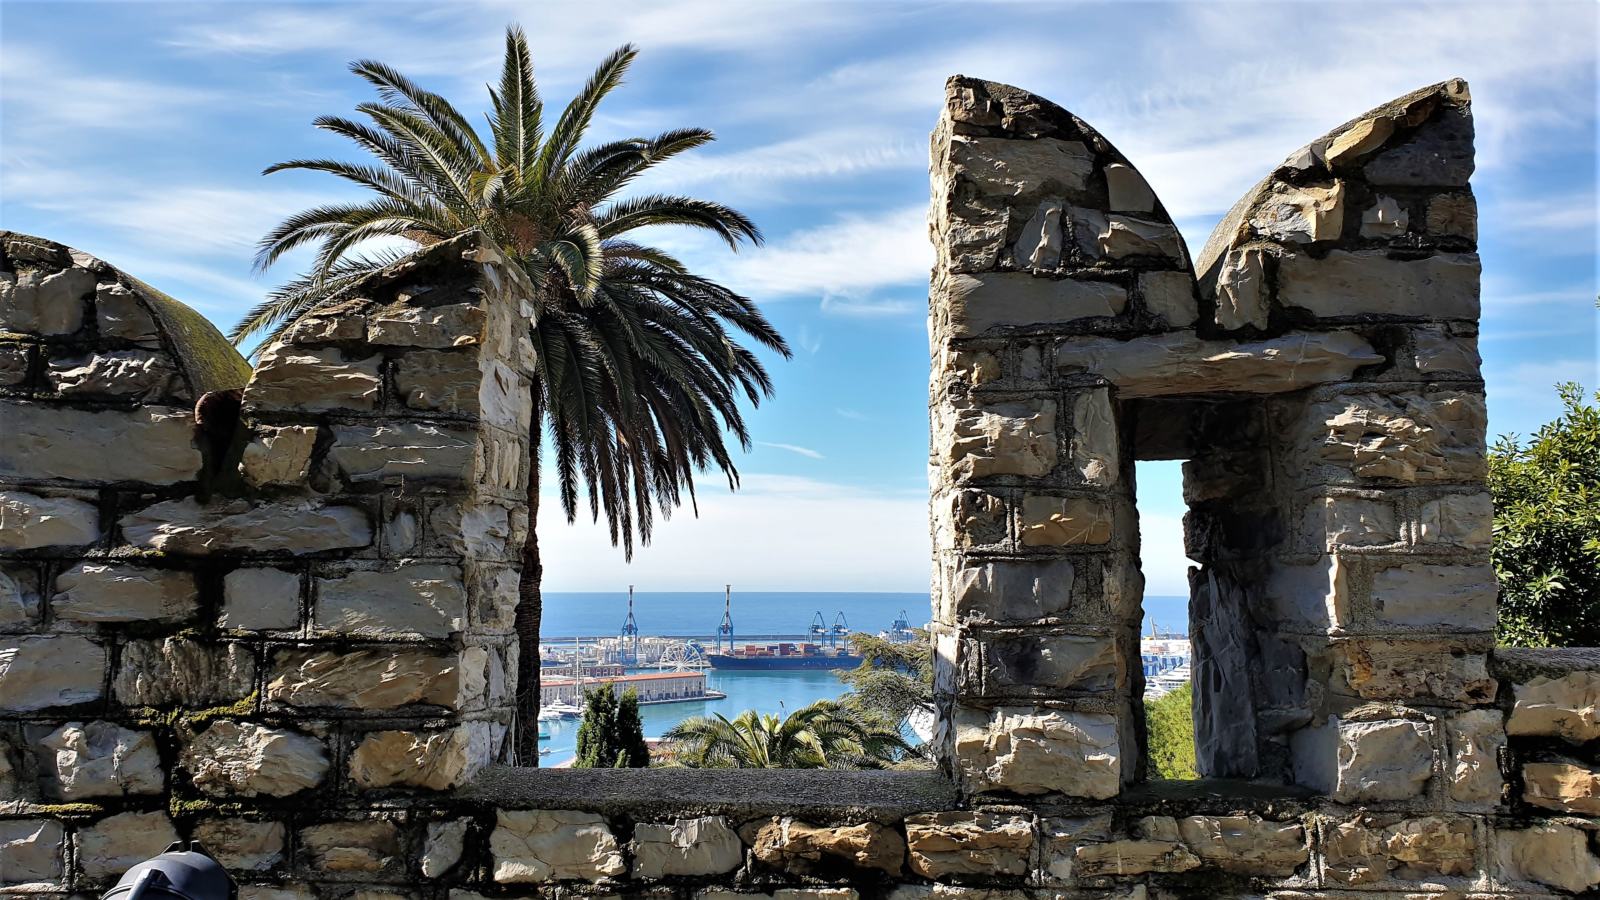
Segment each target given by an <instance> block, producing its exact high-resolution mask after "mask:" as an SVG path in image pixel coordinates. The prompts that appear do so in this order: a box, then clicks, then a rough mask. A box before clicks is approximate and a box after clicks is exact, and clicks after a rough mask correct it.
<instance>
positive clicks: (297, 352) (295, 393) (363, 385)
mask: <svg viewBox="0 0 1600 900" xmlns="http://www.w3.org/2000/svg"><path fill="white" fill-rule="evenodd" d="M382 363H383V357H381V356H368V357H364V358H361V359H353V360H347V359H346V358H345V356H344V353H342V352H341V351H340V350H338V349H337V348H333V347H330V348H328V349H325V350H306V349H304V348H301V347H296V346H293V345H291V344H274V345H273V346H271V347H269V348H267V350H266V352H265V353H262V354H261V360H260V361H259V362H258V363H256V367H255V373H254V374H253V375H251V376H250V384H249V386H247V387H246V388H245V393H244V399H245V404H246V407H247V408H254V409H298V410H307V411H311V412H317V411H324V410H335V409H350V410H357V411H370V410H372V409H376V408H377V404H378V392H379V388H381V387H382V385H383V378H382V376H381V375H380V374H379V372H378V369H379V367H380V366H381V365H382Z"/></svg>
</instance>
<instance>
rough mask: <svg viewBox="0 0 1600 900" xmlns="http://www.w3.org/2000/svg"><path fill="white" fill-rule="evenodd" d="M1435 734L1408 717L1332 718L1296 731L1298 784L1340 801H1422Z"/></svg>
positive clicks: (1296, 772)
mask: <svg viewBox="0 0 1600 900" xmlns="http://www.w3.org/2000/svg"><path fill="white" fill-rule="evenodd" d="M1432 730H1433V729H1432V727H1431V726H1429V725H1428V724H1426V723H1423V722H1415V721H1411V720H1409V719H1380V720H1375V721H1357V722H1342V721H1339V720H1338V719H1336V718H1330V719H1329V721H1328V724H1326V725H1323V726H1317V727H1313V728H1307V729H1302V730H1301V731H1298V732H1296V733H1295V735H1294V737H1293V753H1294V774H1295V780H1296V781H1297V782H1299V783H1300V784H1303V785H1305V786H1307V787H1310V788H1312V789H1314V790H1318V791H1321V792H1323V793H1326V794H1328V795H1329V796H1330V797H1331V798H1332V799H1333V801H1334V802H1336V803H1373V802H1383V801H1389V800H1409V799H1412V798H1415V797H1420V796H1422V793H1423V790H1424V789H1425V788H1426V786H1427V784H1428V779H1429V778H1431V777H1432V776H1433V743H1432V738H1431V734H1432Z"/></svg>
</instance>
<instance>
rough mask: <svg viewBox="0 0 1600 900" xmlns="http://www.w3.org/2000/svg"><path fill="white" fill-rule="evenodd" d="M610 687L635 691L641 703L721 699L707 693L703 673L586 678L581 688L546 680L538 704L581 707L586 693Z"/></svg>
mask: <svg viewBox="0 0 1600 900" xmlns="http://www.w3.org/2000/svg"><path fill="white" fill-rule="evenodd" d="M607 684H609V685H612V686H613V687H614V688H615V689H616V690H617V692H618V693H621V692H622V691H626V690H628V689H629V688H632V689H633V690H634V691H636V692H637V693H638V694H639V702H640V703H670V702H673V701H680V700H703V699H710V698H713V697H716V696H720V695H719V694H715V693H713V692H708V691H707V690H706V675H705V673H704V672H642V673H639V674H637V675H608V676H605V677H603V678H595V679H588V678H585V679H584V680H583V682H582V683H581V684H580V683H579V682H578V681H577V680H575V679H572V678H563V677H552V676H545V677H544V678H541V679H540V680H539V703H540V705H541V706H550V705H552V704H556V703H565V704H571V705H575V706H578V705H582V704H583V692H584V691H589V690H594V689H595V688H598V687H600V686H602V685H607Z"/></svg>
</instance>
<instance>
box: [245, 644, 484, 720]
mask: <svg viewBox="0 0 1600 900" xmlns="http://www.w3.org/2000/svg"><path fill="white" fill-rule="evenodd" d="M457 685H458V674H457V663H456V659H455V657H454V656H452V655H449V654H441V653H437V652H432V651H428V650H420V649H419V650H412V649H399V648H396V649H394V650H377V649H372V650H352V651H350V652H347V653H340V652H336V651H331V650H325V651H313V650H289V651H280V652H279V653H278V654H277V656H275V657H274V658H273V663H272V669H271V672H270V673H269V680H268V682H267V699H268V700H271V701H273V702H277V703H287V704H290V705H291V706H300V707H321V706H331V707H342V708H346V709H360V710H375V709H394V708H396V707H400V706H405V705H407V704H412V703H425V704H431V705H435V706H453V705H455V703H456V702H457Z"/></svg>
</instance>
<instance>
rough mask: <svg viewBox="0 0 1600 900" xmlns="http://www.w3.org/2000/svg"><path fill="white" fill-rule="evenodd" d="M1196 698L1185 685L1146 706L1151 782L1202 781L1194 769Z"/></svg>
mask: <svg viewBox="0 0 1600 900" xmlns="http://www.w3.org/2000/svg"><path fill="white" fill-rule="evenodd" d="M1193 698H1194V691H1193V690H1192V689H1191V688H1190V686H1189V685H1187V684H1186V685H1184V686H1183V687H1181V688H1178V689H1177V690H1175V691H1172V692H1171V693H1169V694H1166V695H1164V696H1162V697H1161V698H1159V699H1157V700H1153V701H1151V702H1149V703H1146V704H1145V705H1144V719H1145V726H1146V729H1147V733H1148V735H1149V742H1150V743H1149V747H1150V753H1149V759H1150V771H1149V773H1148V777H1149V778H1150V779H1151V780H1155V779H1178V780H1188V779H1193V778H1199V777H1200V774H1199V773H1198V772H1196V771H1195V767H1194V715H1193V713H1192V712H1191V706H1192V704H1193Z"/></svg>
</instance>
